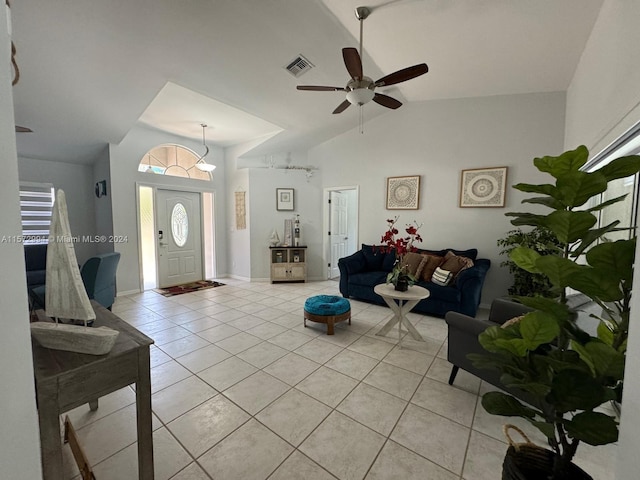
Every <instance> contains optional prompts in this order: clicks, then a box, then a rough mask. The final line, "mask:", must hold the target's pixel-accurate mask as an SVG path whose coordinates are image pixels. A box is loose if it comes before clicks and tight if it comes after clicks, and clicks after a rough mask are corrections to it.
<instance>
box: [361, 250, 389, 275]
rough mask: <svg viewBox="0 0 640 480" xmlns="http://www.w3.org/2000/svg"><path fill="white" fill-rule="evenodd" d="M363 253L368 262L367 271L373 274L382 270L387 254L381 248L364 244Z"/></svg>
mask: <svg viewBox="0 0 640 480" xmlns="http://www.w3.org/2000/svg"><path fill="white" fill-rule="evenodd" d="M362 253H363V254H364V259H365V261H366V262H367V270H369V271H371V272H374V271H378V270H382V262H383V260H384V258H385V257H386V256H387V254H386V253H385V252H384V251H383V250H382V249H380V247H376V246H373V245H365V244H364V243H363V244H362Z"/></svg>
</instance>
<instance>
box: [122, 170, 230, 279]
mask: <svg viewBox="0 0 640 480" xmlns="http://www.w3.org/2000/svg"><path fill="white" fill-rule="evenodd" d="M135 185H136V228H137V234H138V282H139V289H140V291H141V292H144V291H145V289H144V272H143V265H142V235H141V225H140V187H148V188H151V189H152V192H153V231H154V232H156V230H157V229H156V206H157V204H158V201H157V191H158V189H160V190H171V191H174V192H188V193H198V194H200V247H201V250H202V251H201V261H202V276H203V277H206V276H207V275H206V271H207V270H206V263H205V262H206V257H205V251H204V249H205V243H206V239H205V225H204V210H205V209H204V201H203V196H202V194H203V193H210V194H211V196H212V204H213V214H214V219H213V222H212V229H213V232H212V234H211V235H212V242H213V275H214V276H216V275H217V257H216V255H215V248H216V243H217V242H216V233H217V229H216V222H215V210H216V192H215V190H214V189H209V188H195V187H182V186H175V185H159V184H155V183H147V182H136V184H135ZM155 262H156V278H155V283H156V288H158V249H157V247H156V255H155Z"/></svg>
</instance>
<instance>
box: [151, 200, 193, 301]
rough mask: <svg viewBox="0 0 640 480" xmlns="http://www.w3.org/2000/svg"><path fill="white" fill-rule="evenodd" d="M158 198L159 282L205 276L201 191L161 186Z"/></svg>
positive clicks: (174, 282) (175, 282)
mask: <svg viewBox="0 0 640 480" xmlns="http://www.w3.org/2000/svg"><path fill="white" fill-rule="evenodd" d="M156 202H157V208H156V227H157V230H158V231H157V233H156V238H157V242H158V248H157V252H158V286H159V287H160V288H166V287H172V286H174V285H182V284H183V283H189V282H195V281H197V280H202V234H201V227H200V224H201V216H200V194H199V193H193V192H178V191H174V190H161V189H158V190H157V193H156Z"/></svg>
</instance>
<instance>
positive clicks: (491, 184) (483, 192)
mask: <svg viewBox="0 0 640 480" xmlns="http://www.w3.org/2000/svg"><path fill="white" fill-rule="evenodd" d="M507 170H508V168H507V167H490V168H473V169H468V170H462V173H461V175H460V207H461V208H466V207H484V208H500V207H504V205H505V192H506V185H507Z"/></svg>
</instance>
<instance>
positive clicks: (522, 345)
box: [494, 338, 529, 357]
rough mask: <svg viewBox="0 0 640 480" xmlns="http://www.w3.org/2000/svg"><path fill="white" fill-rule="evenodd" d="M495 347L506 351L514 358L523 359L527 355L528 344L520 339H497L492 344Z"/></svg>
mask: <svg viewBox="0 0 640 480" xmlns="http://www.w3.org/2000/svg"><path fill="white" fill-rule="evenodd" d="M494 343H495V346H496V347H498V348H500V349H502V350H503V351H507V352H509V353H511V354H512V355H515V356H516V357H524V356H525V355H526V354H527V351H528V348H529V344H528V342H526V341H524V340H523V339H522V338H508V339H507V338H498V339H496V341H495V342H494Z"/></svg>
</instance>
